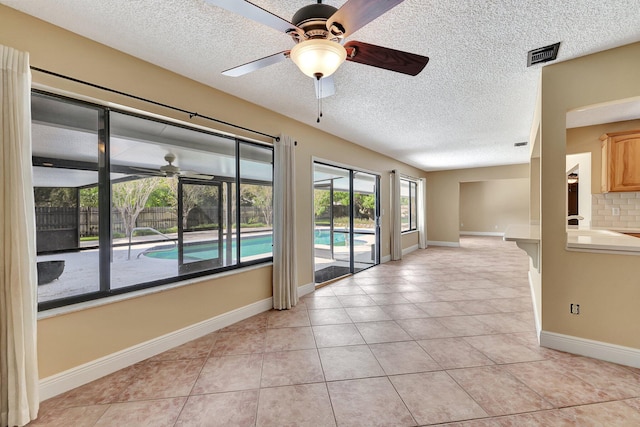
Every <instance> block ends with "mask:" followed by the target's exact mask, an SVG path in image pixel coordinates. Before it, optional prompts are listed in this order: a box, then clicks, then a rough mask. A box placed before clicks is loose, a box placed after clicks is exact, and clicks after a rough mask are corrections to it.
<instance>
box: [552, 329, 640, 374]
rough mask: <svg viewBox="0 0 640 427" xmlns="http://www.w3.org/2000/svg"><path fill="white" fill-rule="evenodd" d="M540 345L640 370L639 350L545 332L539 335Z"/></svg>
mask: <svg viewBox="0 0 640 427" xmlns="http://www.w3.org/2000/svg"><path fill="white" fill-rule="evenodd" d="M540 345H541V346H543V347H548V348H552V349H554V350H560V351H566V352H568V353H573V354H579V355H582V356H587V357H592V358H594V359H600V360H606V361H607V362H613V363H618V364H620V365H626V366H632V367H634V368H640V349H638V348H631V347H624V346H621V345H617V344H610V343H606V342H601V341H593V340H589V339H586V338H579V337H574V336H571V335H563V334H558V333H555V332H547V331H542V332H541V333H540Z"/></svg>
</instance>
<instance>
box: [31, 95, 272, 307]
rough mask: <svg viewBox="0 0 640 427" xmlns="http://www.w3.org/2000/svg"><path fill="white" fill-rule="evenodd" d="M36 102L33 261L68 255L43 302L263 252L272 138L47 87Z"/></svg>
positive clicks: (266, 254) (203, 270)
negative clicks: (66, 95)
mask: <svg viewBox="0 0 640 427" xmlns="http://www.w3.org/2000/svg"><path fill="white" fill-rule="evenodd" d="M32 105H33V113H32V117H33V141H34V143H33V170H34V186H35V188H34V194H35V198H36V218H37V232H38V261H39V262H40V261H49V260H54V261H61V262H63V263H64V273H63V274H61V275H59V277H58V278H57V279H56V278H54V279H51V280H48V282H47V284H46V285H44V284H43V286H42V287H41V288H40V289H39V290H40V292H39V302H40V303H45V305H42V306H41V307H42V308H50V307H57V306H62V305H66V304H71V303H74V302H78V301H82V300H88V299H95V298H100V297H105V296H109V295H112V294H114V293H122V292H129V291H132V290H136V289H141V288H145V287H150V286H157V285H160V284H164V283H169V282H174V281H177V280H182V279H184V278H189V277H194V276H198V275H203V274H211V273H215V272H216V271H219V270H220V269H227V268H233V267H239V266H242V265H243V263H254V262H262V261H268V260H270V259H271V256H272V248H271V240H272V187H273V179H272V176H273V150H272V148H271V147H265V146H261V145H257V144H254V143H249V142H243V141H239V140H236V139H233V138H230V137H226V136H220V135H216V134H212V133H209V132H204V131H199V130H196V129H191V128H186V127H183V126H180V125H177V124H172V123H168V122H163V121H159V120H155V119H149V118H145V117H142V116H138V115H132V114H128V113H121V112H118V111H113V110H110V111H107V110H106V109H103V108H102V107H100V106H93V105H85V104H84V103H80V102H76V101H73V100H67V99H61V98H58V97H53V96H48V95H41V94H36V93H34V95H33V102H32ZM107 116H108V117H107ZM101 117H104V118H105V119H104V120H101V119H100V118H101ZM99 123H109V128H108V129H106V128H105V129H103V130H104V132H99ZM98 135H104V136H103V139H102V140H100V139H99V138H98ZM99 148H100V149H99ZM99 153H104V155H101V154H99ZM100 156H102V157H100ZM107 160H108V161H107ZM238 164H240V170H241V171H242V172H241V174H239V172H240V170H238V167H237V165H238ZM107 165H108V169H107ZM238 182H240V183H241V184H240V187H238ZM238 188H240V192H239V194H238V191H237V189H238ZM238 196H239V197H238ZM238 213H239V214H238ZM238 221H240V224H241V226H240V230H238V227H237V223H238ZM239 236H241V237H242V239H241V240H240V241H239V242H238V237H239ZM253 237H261V238H262V240H264V242H262V245H261V246H260V247H259V248H258V247H256V246H255V245H254V244H253V243H254V242H253V241H252V240H251V238H253ZM245 239H246V241H245ZM267 240H268V242H267ZM238 243H239V244H238ZM238 253H239V254H240V257H238ZM40 264H41V265H43V263H40ZM51 264H53V263H51ZM57 264H58V265H60V264H61V263H60V262H59V263H57Z"/></svg>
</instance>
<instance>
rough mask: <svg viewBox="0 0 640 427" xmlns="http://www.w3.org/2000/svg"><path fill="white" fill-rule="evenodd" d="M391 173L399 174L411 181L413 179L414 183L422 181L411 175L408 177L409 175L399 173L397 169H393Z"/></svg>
mask: <svg viewBox="0 0 640 427" xmlns="http://www.w3.org/2000/svg"><path fill="white" fill-rule="evenodd" d="M391 173H397V174H398V175H400V176H403V177H405V178H409V179H411V180H413V181H420V178H416V177H415V176H411V175H407V174H405V173H402V172H398V171H397V170H396V169H393V170H392V171H391Z"/></svg>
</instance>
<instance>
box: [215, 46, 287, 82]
mask: <svg viewBox="0 0 640 427" xmlns="http://www.w3.org/2000/svg"><path fill="white" fill-rule="evenodd" d="M287 58H289V51H288V50H285V51H282V52H278V53H274V54H273V55H269V56H265V57H264V58H260V59H256V60H255V61H251V62H247V63H246V64H243V65H239V66H237V67H233V68H229V69H228V70H225V71H223V72H222V74H224V75H225V76H231V77H239V76H243V75H245V74H248V73H250V72H252V71H256V70H259V69H260V68H264V67H268V66H269V65H273V64H277V63H278V62H282V61H284V60H285V59H287Z"/></svg>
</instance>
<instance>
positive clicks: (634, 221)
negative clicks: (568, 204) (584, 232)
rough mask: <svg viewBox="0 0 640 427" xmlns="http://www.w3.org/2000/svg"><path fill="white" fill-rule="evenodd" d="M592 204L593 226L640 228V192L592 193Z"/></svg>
mask: <svg viewBox="0 0 640 427" xmlns="http://www.w3.org/2000/svg"><path fill="white" fill-rule="evenodd" d="M591 205H592V206H591V226H592V227H608V228H614V229H615V228H638V229H640V192H632V191H630V192H623V193H604V194H592V195H591ZM617 209H619V213H620V214H619V215H614V211H616V210H617ZM616 213H618V212H616Z"/></svg>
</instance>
